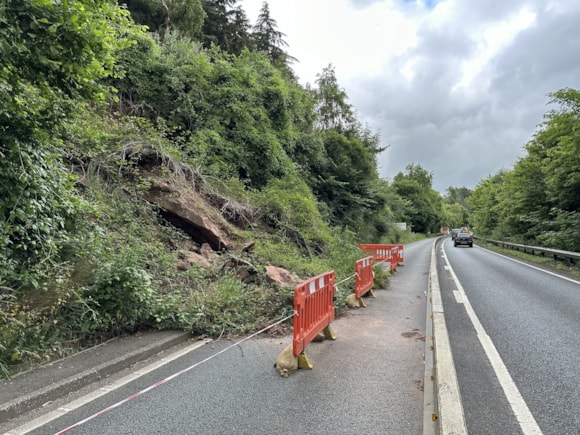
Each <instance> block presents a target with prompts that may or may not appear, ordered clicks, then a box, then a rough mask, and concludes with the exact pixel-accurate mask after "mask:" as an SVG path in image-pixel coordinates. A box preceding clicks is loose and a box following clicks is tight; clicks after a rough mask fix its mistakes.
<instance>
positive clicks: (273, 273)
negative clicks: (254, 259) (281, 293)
mask: <svg viewBox="0 0 580 435" xmlns="http://www.w3.org/2000/svg"><path fill="white" fill-rule="evenodd" d="M266 274H267V275H268V278H269V279H270V280H271V281H272V282H274V283H276V284H278V285H279V286H280V287H288V286H291V285H296V284H299V283H300V282H301V281H302V280H301V279H300V278H299V277H298V276H297V275H295V274H293V273H292V272H290V271H288V270H286V269H284V268H283V267H278V266H272V265H269V266H266Z"/></svg>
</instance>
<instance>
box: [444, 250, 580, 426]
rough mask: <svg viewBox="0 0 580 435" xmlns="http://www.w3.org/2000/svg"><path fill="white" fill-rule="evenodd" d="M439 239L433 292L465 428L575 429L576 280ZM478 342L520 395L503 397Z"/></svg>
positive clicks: (578, 385)
mask: <svg viewBox="0 0 580 435" xmlns="http://www.w3.org/2000/svg"><path fill="white" fill-rule="evenodd" d="M442 246H443V250H441V249H440V248H439V249H438V251H437V257H438V271H439V279H440V286H441V293H442V298H443V304H444V310H445V318H446V322H447V327H448V331H449V337H450V341H451V347H452V351H453V359H454V364H455V368H456V370H457V377H458V381H459V386H460V392H461V396H462V402H463V408H464V413H465V418H466V423H467V428H468V431H469V433H470V434H471V435H477V434H482V435H483V434H485V435H488V434H506V435H508V434H521V433H526V434H527V433H543V434H545V435H552V434H553V435H564V434H565V435H574V434H580V334H579V333H580V282H572V281H569V280H565V279H562V278H559V277H556V276H553V275H550V274H548V273H546V272H544V271H541V270H537V269H534V268H530V267H529V266H526V265H523V264H521V263H518V262H514V261H512V260H509V259H507V258H505V257H503V256H499V255H497V254H494V253H492V252H490V251H487V250H485V249H483V248H480V247H478V246H477V245H475V246H474V248H467V247H458V248H454V247H453V245H452V243H451V241H450V240H447V241H445V242H444V243H443V244H442ZM444 256H446V257H447V258H448V263H446V262H445V258H444ZM449 265H450V266H451V268H449ZM452 270H453V272H454V274H455V276H456V277H457V280H458V281H459V283H460V286H461V288H462V289H463V292H464V294H463V295H462V294H461V289H460V288H459V287H458V286H457V283H456V282H455V281H454V279H453V273H452ZM462 298H466V300H464V299H462ZM468 306H471V307H472V309H473V313H474V315H475V317H476V318H477V319H478V320H479V322H480V326H481V328H482V329H476V327H475V326H474V324H473V322H472V321H471V319H470V316H469V315H468ZM472 317H473V316H472ZM480 338H481V340H480ZM482 342H484V343H485V342H487V343H489V342H491V343H492V344H493V346H494V347H495V349H497V353H498V355H499V358H500V360H501V362H503V364H504V367H505V369H506V370H507V374H508V376H507V378H508V381H509V378H511V380H512V381H513V384H514V385H515V388H516V391H517V392H519V394H520V396H521V397H520V398H521V401H519V400H511V399H510V400H508V399H507V397H506V394H507V393H506V392H505V390H506V389H507V390H508V391H511V393H512V394H513V393H514V389H513V388H510V387H509V385H508V386H507V387H506V385H505V378H506V376H503V375H502V374H501V369H500V370H499V372H500V374H499V375H498V371H497V368H494V365H493V364H492V363H491V362H490V358H489V357H488V354H487V353H486V351H485V349H484V347H483V345H482ZM500 379H501V381H500ZM516 395H517V394H516ZM510 401H512V402H519V405H517V404H516V405H515V406H512V405H511V404H510ZM522 404H523V405H522ZM514 408H515V410H514ZM525 408H527V411H526V409H525ZM526 412H529V413H530V415H531V416H532V420H534V421H535V426H534V422H533V421H530V420H529V419H527V420H526V418H525V415H526ZM523 416H524V417H523ZM518 419H519V420H521V421H524V422H523V423H522V424H520V422H519V421H518ZM534 427H535V428H536V429H534Z"/></svg>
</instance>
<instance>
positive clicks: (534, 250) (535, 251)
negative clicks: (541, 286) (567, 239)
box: [473, 236, 580, 264]
mask: <svg viewBox="0 0 580 435" xmlns="http://www.w3.org/2000/svg"><path fill="white" fill-rule="evenodd" d="M473 238H474V239H476V240H483V241H484V242H487V243H491V244H494V245H497V246H501V247H504V248H511V249H517V250H518V251H522V252H525V253H526V254H532V255H541V256H542V257H545V256H546V255H549V256H551V257H553V258H554V260H556V261H558V260H562V259H565V260H567V261H568V262H570V263H572V264H575V261H576V260H580V252H571V251H562V250H559V249H550V248H542V247H541V246H527V245H520V244H518V243H510V242H503V241H501V240H491V239H485V238H483V237H476V236H473Z"/></svg>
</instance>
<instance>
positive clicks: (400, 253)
mask: <svg viewBox="0 0 580 435" xmlns="http://www.w3.org/2000/svg"><path fill="white" fill-rule="evenodd" d="M386 246H388V247H389V248H390V249H396V255H394V257H395V259H396V261H397V263H398V264H400V263H403V262H404V261H405V255H404V252H405V250H404V247H403V245H386Z"/></svg>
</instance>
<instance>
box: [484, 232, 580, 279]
mask: <svg viewBox="0 0 580 435" xmlns="http://www.w3.org/2000/svg"><path fill="white" fill-rule="evenodd" d="M476 244H478V245H480V246H483V247H485V248H486V249H489V250H490V251H494V252H498V253H500V254H503V255H506V256H508V257H511V258H515V259H518V260H521V261H524V262H526V263H529V264H533V265H536V266H539V267H542V268H545V269H550V270H554V271H558V272H564V273H566V274H569V275H572V276H574V277H576V278H580V265H578V264H576V265H574V264H569V263H567V262H566V261H560V260H554V258H552V257H543V256H540V255H532V254H528V253H525V252H522V251H518V250H517V249H510V248H503V247H500V246H497V245H494V244H492V243H487V242H484V241H483V240H477V241H476Z"/></svg>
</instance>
